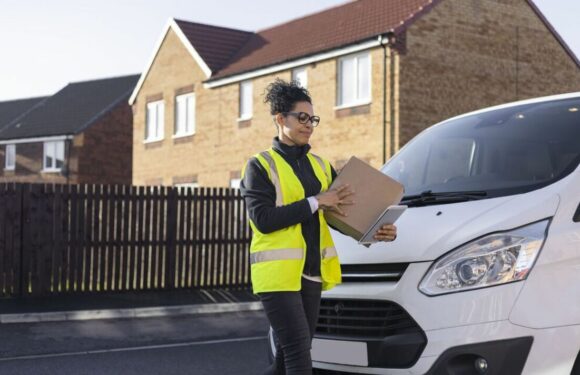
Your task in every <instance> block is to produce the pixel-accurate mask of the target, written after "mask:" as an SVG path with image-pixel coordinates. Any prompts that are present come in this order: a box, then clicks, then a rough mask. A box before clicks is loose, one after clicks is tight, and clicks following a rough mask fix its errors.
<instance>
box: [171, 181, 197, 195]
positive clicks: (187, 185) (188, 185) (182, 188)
mask: <svg viewBox="0 0 580 375" xmlns="http://www.w3.org/2000/svg"><path fill="white" fill-rule="evenodd" d="M173 186H174V187H176V188H177V191H178V192H179V193H186V192H187V191H188V190H189V189H193V188H198V187H199V184H198V183H197V182H187V183H182V184H175V185H173Z"/></svg>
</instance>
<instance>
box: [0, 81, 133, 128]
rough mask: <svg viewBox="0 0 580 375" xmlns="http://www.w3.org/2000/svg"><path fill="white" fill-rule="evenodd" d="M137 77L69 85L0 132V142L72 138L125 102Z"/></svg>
mask: <svg viewBox="0 0 580 375" xmlns="http://www.w3.org/2000/svg"><path fill="white" fill-rule="evenodd" d="M138 78H139V76H138V75H131V76H124V77H116V78H107V79H98V80H92V81H84V82H76V83H70V84H68V85H67V86H65V87H64V88H63V89H62V90H60V91H59V92H57V93H56V94H54V95H52V96H51V97H48V98H47V99H45V100H44V101H41V102H39V103H38V104H37V105H36V106H35V107H33V108H32V109H31V110H30V111H29V112H28V113H26V114H25V115H23V116H20V117H18V118H16V119H14V120H12V121H11V122H10V123H9V124H8V125H6V126H5V127H3V128H2V129H1V130H0V139H3V140H7V139H23V138H33V137H46V136H54V135H72V134H77V133H80V132H82V131H83V130H85V128H87V127H88V126H90V125H92V124H93V123H94V122H95V121H97V120H98V119H99V118H101V117H102V116H103V115H105V114H106V113H108V112H109V111H110V110H112V109H113V108H114V107H115V106H116V105H117V104H119V103H120V102H123V101H125V100H126V99H127V98H128V97H129V94H130V93H131V91H132V90H133V88H134V87H135V83H136V82H137V79H138Z"/></svg>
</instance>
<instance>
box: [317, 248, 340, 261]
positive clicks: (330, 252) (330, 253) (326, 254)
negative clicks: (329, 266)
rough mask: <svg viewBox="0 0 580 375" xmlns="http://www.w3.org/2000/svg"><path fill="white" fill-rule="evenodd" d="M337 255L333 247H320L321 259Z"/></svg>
mask: <svg viewBox="0 0 580 375" xmlns="http://www.w3.org/2000/svg"><path fill="white" fill-rule="evenodd" d="M337 256H338V253H337V252H336V248H335V247H327V248H325V249H322V251H321V252H320V257H321V258H322V259H325V258H332V257H337Z"/></svg>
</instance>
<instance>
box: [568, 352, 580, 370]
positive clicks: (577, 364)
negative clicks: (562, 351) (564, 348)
mask: <svg viewBox="0 0 580 375" xmlns="http://www.w3.org/2000/svg"><path fill="white" fill-rule="evenodd" d="M570 375H580V352H578V355H577V356H576V361H574V367H572V372H571V373H570Z"/></svg>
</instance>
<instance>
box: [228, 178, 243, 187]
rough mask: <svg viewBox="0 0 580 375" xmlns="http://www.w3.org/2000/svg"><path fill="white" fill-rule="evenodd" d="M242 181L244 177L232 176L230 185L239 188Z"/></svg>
mask: <svg viewBox="0 0 580 375" xmlns="http://www.w3.org/2000/svg"><path fill="white" fill-rule="evenodd" d="M241 182H242V179H241V178H232V179H231V180H230V187H231V188H234V189H239V188H240V183H241Z"/></svg>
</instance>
